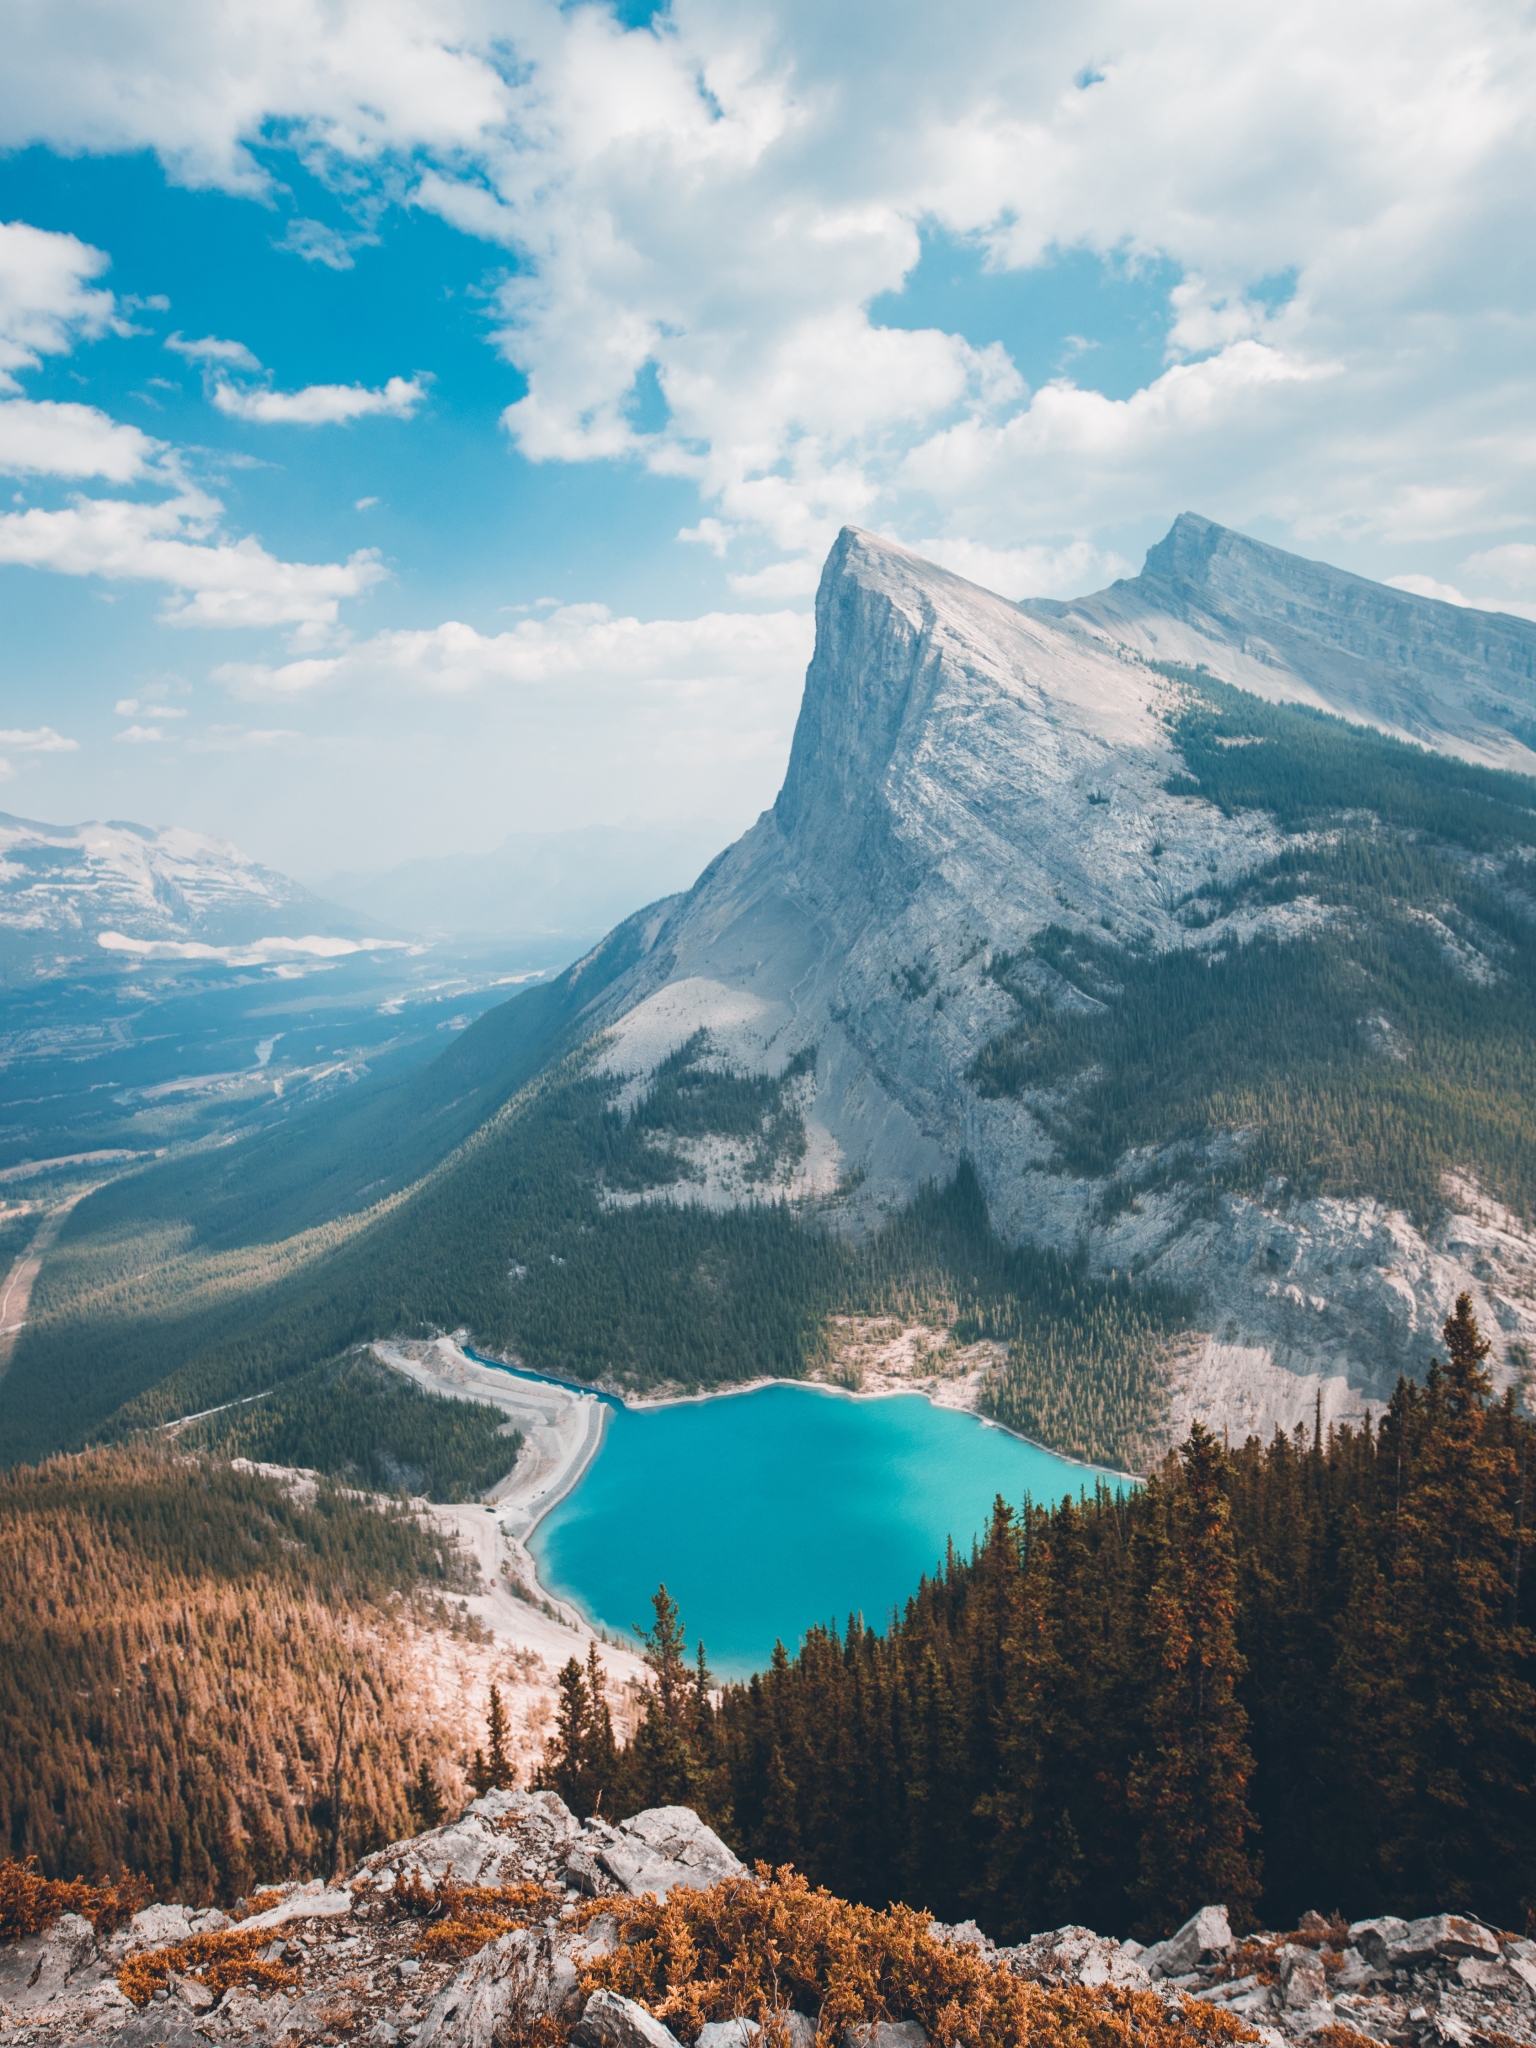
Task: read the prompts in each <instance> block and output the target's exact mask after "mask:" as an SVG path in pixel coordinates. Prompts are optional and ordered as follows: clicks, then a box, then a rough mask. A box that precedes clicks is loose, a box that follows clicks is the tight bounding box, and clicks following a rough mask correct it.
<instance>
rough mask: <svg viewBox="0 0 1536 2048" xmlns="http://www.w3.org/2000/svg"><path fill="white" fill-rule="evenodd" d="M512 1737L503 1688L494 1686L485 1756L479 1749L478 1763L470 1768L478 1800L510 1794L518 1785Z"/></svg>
mask: <svg viewBox="0 0 1536 2048" xmlns="http://www.w3.org/2000/svg"><path fill="white" fill-rule="evenodd" d="M510 1734H511V1727H510V1724H509V1723H508V1720H507V1709H506V1706H505V1704H504V1703H503V1701H502V1697H501V1688H500V1686H496V1685H493V1686H492V1687H491V1701H490V1706H489V1708H488V1710H487V1712H486V1717H485V1735H486V1748H485V1751H484V1753H482V1752H481V1751H480V1750H478V1749H477V1750H476V1751H475V1757H474V1762H473V1764H472V1765H471V1766H470V1774H469V1775H470V1782H471V1783H472V1784H473V1786H474V1788H475V1792H476V1794H477V1796H480V1797H483V1796H484V1795H485V1794H486V1793H487V1792H510V1791H511V1789H512V1787H513V1786H514V1785H515V1784H516V1783H517V1766H516V1765H515V1764H514V1763H513V1761H512V1759H511V1757H510V1756H509V1755H508V1753H507V1741H508V1737H509V1736H510Z"/></svg>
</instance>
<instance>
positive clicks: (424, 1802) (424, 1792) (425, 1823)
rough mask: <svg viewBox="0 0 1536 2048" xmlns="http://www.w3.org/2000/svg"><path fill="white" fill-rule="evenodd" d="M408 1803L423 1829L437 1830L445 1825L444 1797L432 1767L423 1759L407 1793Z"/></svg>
mask: <svg viewBox="0 0 1536 2048" xmlns="http://www.w3.org/2000/svg"><path fill="white" fill-rule="evenodd" d="M405 1797H406V1803H407V1805H408V1806H409V1807H410V1809H411V1812H412V1813H413V1814H414V1815H415V1817H416V1821H417V1824H418V1827H419V1828H421V1829H423V1830H424V1829H426V1828H437V1827H441V1826H442V1824H443V1814H444V1811H445V1809H444V1806H443V1795H442V1793H441V1792H440V1791H439V1790H438V1789H437V1780H436V1778H434V1777H433V1775H432V1766H431V1765H430V1764H429V1763H428V1762H427V1760H426V1758H425V1757H423V1758H422V1760H421V1762H420V1764H419V1765H418V1766H417V1769H416V1776H415V1779H414V1781H413V1782H412V1784H411V1788H410V1790H409V1791H408V1792H407V1793H406V1795H405Z"/></svg>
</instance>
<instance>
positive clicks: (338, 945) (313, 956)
mask: <svg viewBox="0 0 1536 2048" xmlns="http://www.w3.org/2000/svg"><path fill="white" fill-rule="evenodd" d="M96 943H97V945H98V946H101V947H102V948H104V950H105V951H107V952H108V953H131V954H132V955H133V956H134V958H135V959H138V960H218V961H221V962H222V963H223V965H224V966H226V967H265V966H267V965H269V964H270V963H271V962H272V961H275V960H344V959H345V958H346V957H347V955H348V954H349V953H402V952H409V951H410V945H411V942H410V940H409V939H335V938H330V937H328V936H321V935H319V934H315V933H311V934H308V935H306V936H305V937H303V938H294V939H253V940H251V941H250V942H249V943H248V944H246V945H243V946H208V945H204V944H202V943H201V942H199V941H198V940H196V939H131V938H129V937H128V935H127V933H126V932H98V933H97V935H96Z"/></svg>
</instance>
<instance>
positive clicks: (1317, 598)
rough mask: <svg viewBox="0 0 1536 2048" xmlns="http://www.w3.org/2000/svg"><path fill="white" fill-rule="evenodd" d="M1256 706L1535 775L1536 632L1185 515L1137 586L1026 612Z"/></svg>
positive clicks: (1033, 605) (1505, 617) (1520, 622)
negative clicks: (1171, 666)
mask: <svg viewBox="0 0 1536 2048" xmlns="http://www.w3.org/2000/svg"><path fill="white" fill-rule="evenodd" d="M1023 609H1024V610H1026V611H1028V612H1030V613H1032V614H1033V615H1034V616H1036V617H1038V618H1043V619H1049V620H1051V621H1052V623H1054V624H1056V625H1058V626H1060V627H1061V628H1062V629H1063V630H1065V631H1068V632H1073V633H1079V634H1083V635H1085V636H1087V637H1090V638H1095V639H1101V640H1104V641H1107V642H1110V643H1113V644H1115V645H1119V646H1125V647H1133V648H1135V649H1136V650H1137V652H1138V653H1141V654H1145V655H1147V656H1148V657H1150V658H1151V659H1153V660H1162V661H1178V662H1191V663H1193V662H1201V661H1204V662H1207V663H1209V664H1210V665H1211V666H1212V667H1213V668H1214V669H1215V670H1216V672H1217V673H1218V674H1220V675H1222V676H1224V677H1225V678H1226V679H1227V681H1228V682H1232V683H1236V684H1238V685H1239V687H1240V688H1242V689H1245V690H1253V691H1254V692H1256V694H1257V695H1259V696H1261V697H1269V698H1271V699H1289V700H1291V701H1294V702H1297V703H1303V704H1313V705H1317V706H1320V707H1321V708H1322V709H1324V710H1327V711H1336V712H1338V713H1340V714H1341V715H1342V716H1343V717H1345V718H1352V719H1356V720H1359V721H1360V722H1361V723H1364V724H1369V725H1376V726H1380V727H1381V728H1382V729H1383V730H1384V731H1386V732H1392V733H1396V734H1397V735H1398V736H1400V737H1401V738H1404V739H1414V740H1420V741H1422V742H1423V743H1424V744H1425V745H1427V746H1433V747H1440V748H1443V749H1445V750H1446V751H1447V752H1449V753H1453V754H1460V755H1463V756H1464V757H1465V758H1466V759H1468V760H1483V761H1490V762H1496V763H1498V764H1500V765H1502V766H1506V767H1510V768H1518V769H1519V770H1520V771H1521V773H1522V774H1526V775H1530V774H1532V773H1536V753H1533V752H1532V748H1533V747H1536V625H1532V624H1531V623H1530V621H1528V620H1526V619H1517V618H1513V617H1511V616H1510V615H1509V614H1507V613H1504V612H1482V611H1474V610H1471V609H1470V608H1467V607H1463V606H1461V605H1454V604H1442V603H1440V602H1439V600H1437V599H1435V598H1425V597H1413V596H1410V595H1408V594H1407V593H1406V592H1404V591H1401V590H1393V589H1391V588H1390V587H1389V586H1387V585H1386V584H1382V583H1372V582H1370V581H1369V580H1368V579H1367V578H1366V577H1364V576H1351V575H1349V574H1348V573H1347V571H1345V570H1343V569H1334V568H1331V567H1330V566H1329V565H1328V564H1327V563H1326V562H1311V561H1307V560H1306V559H1304V558H1303V557H1302V556H1300V555H1290V554H1286V553H1285V552H1284V550H1283V549H1281V548H1272V547H1266V546H1265V545H1264V543H1263V542H1262V541H1256V540H1249V539H1248V537H1247V536H1246V535H1245V534H1241V533H1233V532H1232V531H1231V530H1230V528H1228V527H1225V526H1217V525H1215V524H1214V522H1213V521H1211V520H1209V519H1201V518H1199V517H1198V516H1197V515H1196V514H1195V513H1193V512H1185V513H1182V514H1181V515H1180V516H1179V518H1178V519H1176V520H1175V521H1174V523H1173V526H1172V528H1171V530H1170V531H1169V533H1168V535H1167V537H1166V538H1165V539H1164V540H1161V541H1159V542H1158V544H1157V546H1156V547H1154V548H1151V549H1149V550H1148V552H1147V559H1146V565H1145V567H1144V568H1143V570H1142V572H1141V574H1140V575H1139V576H1136V577H1131V578H1128V579H1126V580H1125V581H1123V582H1119V583H1115V584H1112V585H1111V586H1110V588H1109V589H1108V590H1101V591H1099V592H1098V593H1096V595H1094V596H1092V597H1083V598H1074V599H1072V600H1070V601H1069V602H1066V603H1059V602H1052V601H1040V600H1036V601H1032V602H1030V603H1028V604H1026V605H1025V606H1024V607H1023Z"/></svg>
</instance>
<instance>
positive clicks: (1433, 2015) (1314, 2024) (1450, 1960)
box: [938, 1906, 1536, 2048]
mask: <svg viewBox="0 0 1536 2048" xmlns="http://www.w3.org/2000/svg"><path fill="white" fill-rule="evenodd" d="M938 1931H939V1932H942V1933H943V1934H945V1935H946V1936H947V1937H948V1938H950V1939H956V1938H961V1939H966V1940H978V1939H979V1940H981V1941H982V1943H983V1945H984V1947H985V1949H986V1951H987V1953H988V1954H990V1955H991V1956H993V1957H995V1958H996V1959H997V1960H998V1961H999V1962H1003V1963H1006V1964H1007V1966H1008V1967H1009V1969H1011V1970H1013V1971H1014V1973H1015V1974H1016V1975H1018V1976H1020V1977H1025V1978H1028V1979H1030V1980H1031V1981H1033V1982H1035V1983H1039V1984H1046V1985H1051V1986H1061V1985H1068V1984H1081V1985H1084V1986H1086V1987H1090V1988H1092V1987H1098V1986H1102V1985H1118V1986H1121V1987H1123V1988H1124V1989H1126V1990H1140V1989H1151V1990H1153V1991H1156V1992H1157V1993H1158V1994H1159V1995H1160V1996H1162V1997H1163V1998H1164V1999H1165V2000H1169V1999H1180V1998H1186V1997H1187V1998H1193V1999H1197V2000H1199V2001H1200V2002H1201V2003H1202V2004H1205V2005H1213V2006H1218V2007H1220V2008H1221V2009H1222V2010H1223V2011H1226V2012H1230V2013H1232V2014H1233V2015H1234V2016H1235V2017H1236V2018H1238V2019H1240V2020H1241V2021H1243V2022H1244V2023H1245V2024H1246V2025H1247V2026H1249V2027H1251V2028H1252V2029H1253V2030H1254V2031H1255V2033H1256V2034H1257V2035H1258V2036H1259V2038H1260V2040H1261V2041H1262V2042H1264V2043H1266V2044H1267V2048H1280V2044H1281V2043H1282V2042H1292V2041H1294V2042H1301V2041H1309V2040H1312V2039H1313V2038H1323V2039H1326V2038H1327V2037H1326V2036H1325V2032H1324V2030H1325V2029H1328V2028H1343V2029H1346V2030H1348V2032H1350V2033H1353V2034H1356V2035H1360V2036H1364V2037H1365V2039H1367V2040H1371V2041H1379V2042H1382V2043H1385V2044H1389V2048H1436V2044H1451V2048H1470V2044H1472V2043H1473V2042H1475V2041H1481V2042H1485V2043H1486V2042H1490V2041H1495V2040H1500V2039H1502V2040H1504V2041H1508V2042H1522V2043H1524V2042H1532V2041H1536V1942H1532V1941H1527V1940H1525V1939H1523V1938H1522V1937H1520V1936H1518V1935H1513V1934H1507V1933H1506V1934H1501V1933H1499V1932H1498V1931H1497V1930H1496V1929H1494V1928H1491V1927H1486V1926H1484V1925H1483V1923H1482V1922H1481V1921H1479V1920H1472V1919H1469V1918H1467V1917H1466V1916H1464V1915H1460V1914H1453V1913H1438V1914H1434V1915H1432V1916H1431V1917H1429V1918H1427V1919H1421V1920H1411V1921H1408V1920H1394V1919H1390V1918H1384V1919H1376V1920H1358V1921H1356V1922H1355V1923H1354V1924H1353V1925H1350V1926H1346V1925H1345V1923H1344V1922H1342V1921H1340V1920H1325V1919H1324V1918H1323V1916H1322V1915H1321V1914H1319V1913H1308V1914H1306V1915H1305V1916H1304V1917H1303V1920H1302V1924H1301V1926H1300V1927H1299V1928H1296V1929H1294V1930H1293V1931H1292V1932H1290V1933H1288V1934H1285V1933H1267V1934H1252V1935H1248V1936H1245V1937H1244V1938H1243V1939H1242V1940H1241V1941H1238V1940H1236V1939H1235V1938H1234V1936H1233V1933H1232V1928H1231V1925H1230V1922H1229V1920H1228V1917H1227V1912H1226V1909H1225V1907H1223V1906H1202V1907H1201V1909H1200V1911H1199V1912H1198V1913H1194V1914H1192V1915H1191V1916H1190V1918H1189V1919H1188V1920H1186V1921H1185V1923H1184V1925H1183V1926H1182V1927H1180V1928H1178V1929H1177V1930H1176V1931H1175V1932H1174V1933H1173V1934H1171V1935H1169V1936H1168V1938H1167V1939H1166V1940H1165V1941H1161V1942H1158V1943H1156V1944H1155V1945H1154V1946H1153V1947H1151V1948H1143V1947H1142V1946H1141V1945H1140V1943H1138V1942H1134V1941H1125V1942H1122V1941H1116V1940H1114V1939H1113V1938H1111V1937H1109V1936H1105V1935H1098V1934H1094V1933H1093V1932H1092V1931H1091V1930H1090V1929H1089V1928H1086V1927H1060V1928H1057V1929H1056V1930H1055V1932H1054V1933H1049V1934H1037V1935H1035V1936H1034V1937H1033V1938H1032V1939H1031V1940H1029V1941H1027V1942H1023V1943H1020V1944H1019V1945H1018V1946H1017V1947H1015V1948H995V1947H993V1945H992V1944H991V1943H989V1942H986V1941H985V1937H979V1936H977V1934H976V1931H975V1929H974V1927H971V1928H945V1929H940V1930H938ZM1335 2042H1336V2048H1342V2044H1339V2043H1337V2039H1336V2037H1335Z"/></svg>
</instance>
